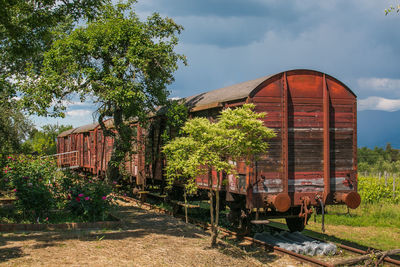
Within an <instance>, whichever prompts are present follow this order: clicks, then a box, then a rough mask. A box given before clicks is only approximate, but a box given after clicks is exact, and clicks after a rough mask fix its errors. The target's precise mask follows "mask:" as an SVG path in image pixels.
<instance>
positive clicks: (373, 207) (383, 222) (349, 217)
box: [310, 203, 400, 228]
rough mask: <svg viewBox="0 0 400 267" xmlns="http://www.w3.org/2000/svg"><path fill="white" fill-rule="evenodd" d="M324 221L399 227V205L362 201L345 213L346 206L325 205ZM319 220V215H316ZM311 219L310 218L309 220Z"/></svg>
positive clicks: (359, 225)
mask: <svg viewBox="0 0 400 267" xmlns="http://www.w3.org/2000/svg"><path fill="white" fill-rule="evenodd" d="M326 209H327V213H326V214H325V223H327V224H333V225H348V226H355V227H367V226H374V227H398V228H400V206H399V205H397V204H390V203H362V204H361V205H360V207H359V208H357V209H355V210H351V211H350V213H347V208H346V206H343V205H338V206H328V207H326ZM317 219H318V222H320V219H321V218H320V216H318V218H317ZM310 221H311V220H310Z"/></svg>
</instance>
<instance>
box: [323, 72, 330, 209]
mask: <svg viewBox="0 0 400 267" xmlns="http://www.w3.org/2000/svg"><path fill="white" fill-rule="evenodd" d="M322 82H323V85H322V88H323V89H322V90H323V101H322V102H323V114H324V115H323V117H324V142H323V144H324V195H323V201H324V203H326V200H327V198H328V196H329V194H330V191H331V184H330V183H331V177H330V169H331V164H330V163H331V162H330V161H331V159H330V154H329V153H330V140H329V138H330V134H329V117H330V113H329V102H330V100H329V90H328V86H327V84H326V76H325V74H323V79H322Z"/></svg>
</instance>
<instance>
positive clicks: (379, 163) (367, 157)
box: [357, 143, 400, 175]
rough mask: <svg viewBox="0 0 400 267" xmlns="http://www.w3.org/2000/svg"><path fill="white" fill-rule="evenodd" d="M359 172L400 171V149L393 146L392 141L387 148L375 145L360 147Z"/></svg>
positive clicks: (374, 173) (364, 173) (380, 172)
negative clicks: (371, 147) (372, 146)
mask: <svg viewBox="0 0 400 267" xmlns="http://www.w3.org/2000/svg"><path fill="white" fill-rule="evenodd" d="M357 157H358V173H359V174H363V175H368V174H369V175H371V174H373V175H380V174H384V173H390V174H394V173H399V172H400V149H395V148H392V146H391V145H390V143H388V144H387V145H386V147H385V148H380V147H375V148H374V149H370V148H367V147H361V148H359V149H358V155H357Z"/></svg>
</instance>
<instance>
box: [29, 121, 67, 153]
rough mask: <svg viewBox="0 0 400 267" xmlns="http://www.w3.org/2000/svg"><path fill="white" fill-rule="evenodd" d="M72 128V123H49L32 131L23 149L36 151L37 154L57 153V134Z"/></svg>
mask: <svg viewBox="0 0 400 267" xmlns="http://www.w3.org/2000/svg"><path fill="white" fill-rule="evenodd" d="M69 129H72V125H51V124H47V125H44V126H42V130H41V131H40V130H39V131H38V130H36V131H33V132H32V133H31V136H30V138H29V139H28V140H27V141H26V142H25V143H24V144H23V146H24V147H25V151H31V152H36V153H38V154H39V155H54V154H56V153H57V144H56V139H57V136H58V135H59V134H60V133H62V132H64V131H66V130H69Z"/></svg>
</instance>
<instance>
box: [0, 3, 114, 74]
mask: <svg viewBox="0 0 400 267" xmlns="http://www.w3.org/2000/svg"><path fill="white" fill-rule="evenodd" d="M105 2H107V0H77V1H75V0H73V1H72V0H62V1H56V0H35V1H26V0H0V6H1V9H0V51H1V53H0V73H1V74H3V75H4V73H5V72H11V74H15V73H18V72H19V73H21V72H24V71H25V68H26V66H27V65H28V64H30V65H33V66H34V67H35V69H38V68H40V66H41V62H42V59H43V53H44V52H45V51H46V50H47V49H48V48H49V47H50V45H51V44H52V42H53V41H54V39H57V36H58V34H59V32H60V31H62V32H68V31H70V30H71V29H72V28H73V26H74V23H76V22H78V20H80V19H89V20H90V19H93V18H94V17H95V16H96V15H97V14H98V12H99V10H100V7H101V6H102V5H103V4H104V3H105Z"/></svg>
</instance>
